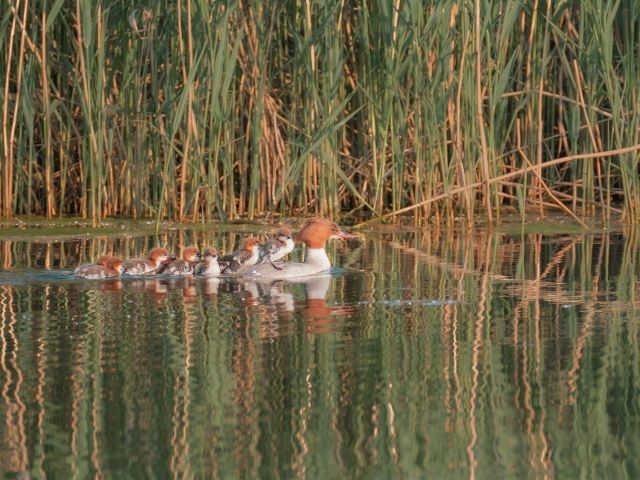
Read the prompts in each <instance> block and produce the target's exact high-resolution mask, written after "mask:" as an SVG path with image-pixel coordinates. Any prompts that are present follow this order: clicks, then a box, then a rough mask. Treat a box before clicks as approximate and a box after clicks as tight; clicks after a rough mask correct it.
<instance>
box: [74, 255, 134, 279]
mask: <svg viewBox="0 0 640 480" xmlns="http://www.w3.org/2000/svg"><path fill="white" fill-rule="evenodd" d="M102 261H103V263H105V265H97V264H96V265H80V266H79V267H78V268H76V269H75V270H74V271H73V274H74V275H75V276H77V277H82V278H86V279H88V280H99V279H102V278H113V277H119V276H120V275H122V274H123V273H124V271H125V267H124V265H123V264H122V259H120V258H111V259H110V260H108V261H107V260H105V259H102Z"/></svg>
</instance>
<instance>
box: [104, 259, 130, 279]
mask: <svg viewBox="0 0 640 480" xmlns="http://www.w3.org/2000/svg"><path fill="white" fill-rule="evenodd" d="M106 267H107V268H108V269H109V270H111V271H113V272H116V273H118V274H119V275H122V274H123V273H124V271H125V270H126V269H125V268H124V264H123V262H122V259H121V258H116V257H113V258H111V260H110V261H109V262H107V265H106Z"/></svg>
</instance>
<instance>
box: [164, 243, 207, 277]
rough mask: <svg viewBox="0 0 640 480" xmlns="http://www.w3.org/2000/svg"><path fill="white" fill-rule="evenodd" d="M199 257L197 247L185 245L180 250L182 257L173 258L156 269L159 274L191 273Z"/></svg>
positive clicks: (185, 274)
mask: <svg viewBox="0 0 640 480" xmlns="http://www.w3.org/2000/svg"><path fill="white" fill-rule="evenodd" d="M199 259H200V251H199V250H198V248H197V247H187V248H185V249H184V252H182V258H181V259H178V260H174V261H173V262H171V263H168V264H167V265H164V266H162V268H160V269H159V270H158V273H159V274H160V275H184V276H187V275H193V272H194V268H195V266H196V263H197V262H198V260H199Z"/></svg>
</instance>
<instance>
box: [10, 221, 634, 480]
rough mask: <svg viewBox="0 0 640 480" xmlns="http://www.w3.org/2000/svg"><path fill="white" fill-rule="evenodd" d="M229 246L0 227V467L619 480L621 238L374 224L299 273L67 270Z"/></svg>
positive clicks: (629, 399)
mask: <svg viewBox="0 0 640 480" xmlns="http://www.w3.org/2000/svg"><path fill="white" fill-rule="evenodd" d="M252 228H257V227H246V228H245V230H251V229H252ZM256 233H261V232H256ZM238 241H239V237H238V236H237V235H234V234H231V233H228V232H227V233H225V232H216V231H207V230H205V231H202V230H184V231H174V232H167V233H165V234H162V235H156V236H145V235H142V236H126V237H124V238H121V237H117V236H113V237H112V236H104V237H95V238H83V239H65V240H64V241H56V240H55V239H53V238H39V239H37V238H36V239H30V240H25V241H21V240H15V239H14V240H4V241H0V267H1V268H2V271H0V315H1V316H0V318H1V322H2V323H1V324H0V419H2V427H1V428H0V473H3V474H5V475H7V476H10V477H15V476H19V477H21V478H22V477H24V476H25V475H26V474H28V475H29V476H32V477H34V478H44V477H51V478H72V477H76V478H87V477H110V478H125V477H126V478H140V477H155V478H158V477H159V478H166V477H180V478H184V477H188V478H204V477H212V478H256V477H263V478H302V477H307V478H350V477H367V478H371V477H376V478H403V477H404V478H417V477H423V478H424V477H431V478H542V477H558V478H574V477H575V478H578V477H582V478H605V477H607V478H638V477H640V459H639V457H638V455H637V452H638V451H640V422H639V421H640V401H639V396H638V393H639V392H638V389H639V388H640V336H639V332H640V328H639V320H640V309H639V303H638V302H639V297H640V286H639V285H640V284H639V283H638V273H639V263H638V262H639V260H640V258H639V251H640V249H639V243H638V238H637V236H636V235H635V234H633V233H589V234H552V233H549V234H541V233H527V234H526V235H525V234H517V233H516V234H514V233H495V232H494V233H490V232H486V231H476V232H471V231H463V232H438V231H426V230H412V229H407V230H403V231H396V232H391V231H390V232H384V231H379V232H374V233H371V234H369V235H367V237H366V238H365V239H364V240H363V241H348V242H342V243H333V244H332V245H331V247H330V249H329V255H330V257H331V258H332V259H333V260H334V265H336V267H338V268H336V269H334V271H333V272H332V274H331V275H326V276H318V277H315V278H313V279H309V280H307V281H305V282H299V283H283V282H279V283H274V284H256V283H252V282H239V281H229V280H211V281H185V280H180V279H168V278H161V279H153V278H152V279H144V280H141V279H122V280H112V281H92V282H91V281H82V280H77V279H74V278H72V277H71V275H70V273H69V272H70V271H71V270H72V268H73V267H74V266H75V265H76V264H78V263H79V262H84V261H88V260H92V259H95V258H97V256H99V255H101V254H105V253H114V252H115V253H122V254H124V255H126V256H129V255H137V254H140V253H142V252H144V251H147V250H148V249H149V248H151V247H153V246H156V245H162V246H168V247H170V248H171V249H173V250H174V251H176V252H177V251H179V250H180V248H182V247H184V246H186V245H189V244H193V243H198V244H202V243H205V244H212V245H215V246H217V247H218V248H220V249H222V250H230V249H231V248H232V247H233V246H234V245H235V244H237V243H238ZM299 256H300V253H299V252H296V254H295V255H294V257H299Z"/></svg>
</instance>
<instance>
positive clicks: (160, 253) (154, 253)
mask: <svg viewBox="0 0 640 480" xmlns="http://www.w3.org/2000/svg"><path fill="white" fill-rule="evenodd" d="M149 258H150V259H151V260H153V261H154V262H155V263H156V265H159V264H160V263H162V262H164V261H165V260H175V259H176V257H174V256H173V255H169V252H167V250H166V249H164V248H160V247H156V248H152V249H151V251H150V252H149Z"/></svg>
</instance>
